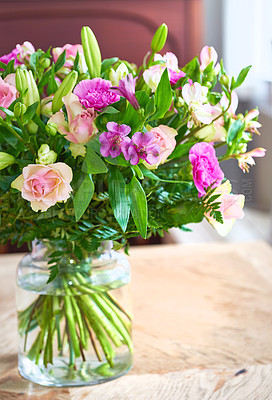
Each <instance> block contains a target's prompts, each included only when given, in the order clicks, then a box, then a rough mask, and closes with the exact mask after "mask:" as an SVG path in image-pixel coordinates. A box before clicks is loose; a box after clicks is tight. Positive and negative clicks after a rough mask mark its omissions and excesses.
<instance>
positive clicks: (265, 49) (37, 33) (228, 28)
mask: <svg viewBox="0 0 272 400" xmlns="http://www.w3.org/2000/svg"><path fill="white" fill-rule="evenodd" d="M271 15H272V2H271V0H167V1H160V0H137V1H133V0H131V1H127V0H115V1H112V0H99V1H95V0H85V1H84V0H80V1H74V0H47V1H46V2H44V1H40V0H28V1H22V0H21V1H13V0H8V1H1V0H0V37H1V42H0V55H3V54H6V53H9V52H10V51H11V50H12V49H13V48H14V47H15V45H16V44H17V43H22V42H23V41H25V40H28V41H30V42H32V43H33V45H34V47H35V48H36V49H38V48H42V49H43V50H47V49H48V48H49V46H50V45H52V46H53V47H55V46H63V45H64V44H66V43H71V44H76V43H80V29H81V27H82V26H83V25H89V26H90V27H91V28H92V29H93V31H94V32H95V35H96V37H97V39H98V42H99V45H100V47H101V52H102V57H103V58H109V57H113V56H119V58H121V59H126V60H128V61H130V62H136V63H138V64H140V63H141V62H142V59H143V56H144V55H145V53H146V52H147V50H148V49H149V47H150V42H151V39H152V36H153V34H154V32H155V30H156V29H157V27H158V26H159V25H160V24H161V23H162V22H165V23H166V24H167V25H168V28H169V36H168V41H167V45H166V46H165V49H164V50H165V51H172V52H174V53H175V54H176V55H177V57H178V59H179V65H180V67H182V66H183V65H184V64H185V63H187V62H188V61H190V59H192V58H193V57H194V56H195V55H198V54H199V52H200V50H201V48H202V47H203V46H204V45H206V44H207V45H209V46H214V47H215V49H216V50H217V52H218V55H219V58H221V57H223V59H224V63H225V68H226V70H227V72H228V73H229V75H234V76H235V77H237V75H238V73H239V71H240V70H241V69H242V68H243V67H245V66H248V65H251V64H252V65H253V67H252V69H251V71H250V73H249V76H248V78H247V80H246V82H245V83H244V85H243V87H242V88H241V89H239V90H238V95H239V100H240V101H239V109H238V112H242V113H244V112H245V110H250V109H251V108H254V107H255V106H256V105H258V106H259V109H260V122H261V124H262V128H261V129H260V131H261V133H262V135H261V137H257V136H255V140H254V143H253V144H252V146H251V147H249V149H251V148H255V147H258V146H261V147H264V148H266V149H267V153H266V157H265V158H261V159H257V160H256V166H255V167H252V168H251V170H250V172H249V173H248V174H243V173H242V171H241V170H240V169H239V168H238V166H237V162H229V161H226V162H224V163H222V164H221V166H222V169H224V172H225V173H226V175H227V176H228V178H229V179H230V180H231V182H232V185H233V193H240V194H244V195H245V196H246V210H245V211H246V212H245V214H246V216H245V218H244V219H243V220H239V221H237V222H236V223H235V226H234V228H233V230H232V231H231V232H230V234H229V235H228V236H227V237H226V238H221V237H219V236H218V234H217V233H216V232H215V231H214V230H213V228H212V227H210V226H209V224H208V223H207V222H206V221H203V223H201V224H197V225H194V226H191V228H192V229H193V232H192V233H190V232H189V233H187V232H180V231H179V230H178V229H173V230H172V231H171V235H168V236H167V237H166V239H165V240H166V241H171V242H173V241H174V242H182V243H184V242H200V241H203V242H207V241H216V240H217V241H241V240H242V241H244V240H254V239H263V240H266V241H268V242H270V243H271V232H272V229H271V226H272V218H271V203H272V201H271V198H272V189H271V175H270V174H272V160H271V147H272V132H270V130H271V127H272V86H271V85H272V24H271V21H270V18H271ZM153 242H157V241H156V240H153ZM140 243H142V242H141V241H140ZM8 250H9V251H10V250H14V249H13V248H11V247H9V248H8V247H6V248H5V249H2V251H8Z"/></svg>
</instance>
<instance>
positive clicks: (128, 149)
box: [99, 122, 160, 165]
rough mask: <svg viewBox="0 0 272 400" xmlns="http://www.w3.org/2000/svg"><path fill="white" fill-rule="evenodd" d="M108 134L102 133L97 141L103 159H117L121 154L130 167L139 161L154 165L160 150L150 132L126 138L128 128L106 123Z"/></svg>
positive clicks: (114, 123)
mask: <svg viewBox="0 0 272 400" xmlns="http://www.w3.org/2000/svg"><path fill="white" fill-rule="evenodd" d="M107 129H108V132H103V133H102V134H101V135H100V137H99V141H100V143H101V149H100V151H101V154H102V156H103V157H108V156H111V157H112V158H115V157H118V156H119V155H120V154H121V153H123V155H124V157H125V159H126V160H127V161H130V163H131V164H132V165H136V164H138V163H139V161H140V159H142V160H145V161H146V162H147V163H148V164H151V165H152V164H156V162H157V160H158V158H159V153H160V148H159V146H158V145H157V144H156V143H154V135H153V133H151V132H136V133H134V135H133V136H132V138H129V137H128V134H129V133H130V131H131V128H130V126H128V125H125V124H122V125H118V124H117V123H116V122H108V123H107Z"/></svg>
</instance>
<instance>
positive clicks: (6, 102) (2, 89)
mask: <svg viewBox="0 0 272 400" xmlns="http://www.w3.org/2000/svg"><path fill="white" fill-rule="evenodd" d="M10 75H14V74H10ZM10 75H8V76H7V77H6V78H5V79H2V78H1V77H0V106H1V107H4V108H8V107H9V106H10V105H11V103H12V102H13V101H14V100H16V95H17V90H16V87H15V86H14V85H13V84H11V82H13V77H10ZM8 82H10V83H8ZM0 116H1V117H2V118H6V114H5V113H4V112H3V111H1V110H0Z"/></svg>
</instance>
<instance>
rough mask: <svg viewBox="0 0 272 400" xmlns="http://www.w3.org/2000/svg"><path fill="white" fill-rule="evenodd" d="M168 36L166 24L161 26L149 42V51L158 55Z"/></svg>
mask: <svg viewBox="0 0 272 400" xmlns="http://www.w3.org/2000/svg"><path fill="white" fill-rule="evenodd" d="M167 34H168V27H167V25H166V24H162V25H161V26H160V27H159V28H158V29H157V30H156V33H155V35H154V36H153V39H152V42H151V50H152V52H153V53H158V52H159V51H161V49H162V48H163V47H164V45H165V42H166V39H167Z"/></svg>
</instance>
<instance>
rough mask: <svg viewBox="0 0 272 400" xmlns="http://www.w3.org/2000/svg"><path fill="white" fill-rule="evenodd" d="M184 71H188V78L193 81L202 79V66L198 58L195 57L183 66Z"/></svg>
mask: <svg viewBox="0 0 272 400" xmlns="http://www.w3.org/2000/svg"><path fill="white" fill-rule="evenodd" d="M182 71H184V72H185V73H186V76H187V77H188V78H191V79H192V81H193V82H199V81H200V68H199V61H198V58H197V57H195V58H193V59H192V60H191V61H190V62H189V63H188V64H186V65H185V67H183V68H182Z"/></svg>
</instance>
